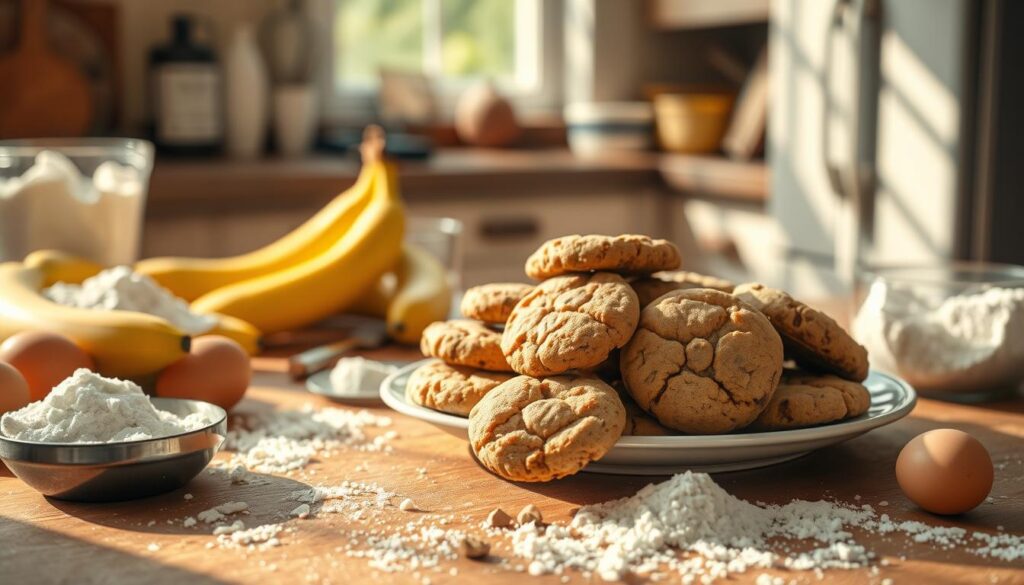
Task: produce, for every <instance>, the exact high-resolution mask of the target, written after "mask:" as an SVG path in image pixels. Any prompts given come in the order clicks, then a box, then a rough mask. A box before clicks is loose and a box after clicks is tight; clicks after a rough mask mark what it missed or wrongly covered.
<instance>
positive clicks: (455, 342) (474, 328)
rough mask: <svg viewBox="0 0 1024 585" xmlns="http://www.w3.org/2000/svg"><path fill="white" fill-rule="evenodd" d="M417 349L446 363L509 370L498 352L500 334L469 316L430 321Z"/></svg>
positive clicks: (501, 370) (492, 369) (499, 348)
mask: <svg viewBox="0 0 1024 585" xmlns="http://www.w3.org/2000/svg"><path fill="white" fill-rule="evenodd" d="M420 351H422V352H423V355H426V356H430V357H436V358H438V359H440V360H441V361H443V362H445V363H446V364H452V365H456V366H468V367H471V368H480V369H483V370H491V371H492V372H511V371H512V368H510V367H509V365H508V362H507V361H505V356H504V355H502V353H501V334H500V333H498V332H497V331H494V330H492V329H488V328H487V326H486V325H484V324H483V323H479V322H477V321H470V320H469V319H453V320H451V321H436V322H434V323H431V324H430V325H428V326H427V328H426V329H424V330H423V336H422V337H421V338H420Z"/></svg>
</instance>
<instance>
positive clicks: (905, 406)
mask: <svg viewBox="0 0 1024 585" xmlns="http://www.w3.org/2000/svg"><path fill="white" fill-rule="evenodd" d="M428 361H429V360H421V361H418V362H414V363H412V364H409V365H408V366H406V367H404V368H402V369H400V370H399V371H397V372H395V373H394V374H392V375H390V376H388V377H387V378H386V379H385V380H384V382H383V383H382V384H381V387H380V397H381V399H382V400H383V401H384V403H385V404H387V405H388V406H389V407H391V408H392V409H394V410H397V411H398V412H400V413H402V414H405V415H408V416H411V417H413V418H418V419H420V420H423V421H426V422H429V423H431V424H433V425H435V426H437V427H438V428H440V429H441V430H443V431H446V432H448V433H451V434H452V435H454V436H456V437H461V438H466V433H467V429H468V428H469V421H468V420H467V419H465V418H462V417H458V416H454V415H450V414H445V413H442V412H437V411H435V410H430V409H429V408H426V407H423V406H419V405H418V404H413V403H411V402H409V401H408V400H406V397H405V385H406V383H407V382H408V381H409V376H410V375H411V374H412V372H413V371H414V370H415V369H416V368H418V367H420V366H422V365H423V364H425V363H427V362H428ZM864 385H865V386H866V387H867V389H868V391H869V392H870V393H871V408H870V409H868V412H867V413H865V414H863V415H861V416H859V417H857V418H853V419H849V420H845V421H842V422H839V423H835V424H831V425H825V426H820V427H811V428H806V429H795V430H791V431H775V432H770V433H763V432H742V431H740V432H737V433H732V434H728V435H676V436H669V437H638V436H623V437H621V438H620V439H619V440H618V442H616V443H615V446H614V447H612V449H611V450H610V451H608V453H606V454H605V456H604V457H602V458H601V459H600V460H598V461H595V462H594V463H591V464H590V465H588V466H587V467H585V468H584V471H589V472H594V473H610V474H616V475H672V474H675V473H680V472H683V471H686V470H691V471H703V472H706V473H718V472H724V471H739V470H741V469H754V468H757V467H765V466H767V465H774V464H776V463H782V462H784V461H789V460H790V459H796V458H797V457H800V456H802V455H806V454H807V453H810V452H811V451H814V450H815V449H820V448H822V447H827V446H829V445H835V444H836V443H841V442H843V441H847V440H850V439H853V438H855V437H857V436H860V435H862V434H864V433H866V432H868V431H870V430H872V429H875V428H878V427H881V426H884V425H887V424H891V423H894V422H896V421H898V420H899V419H901V418H903V417H904V416H906V415H907V414H909V413H910V411H911V410H913V408H914V404H915V403H916V401H917V395H916V394H915V393H914V389H913V388H911V387H910V386H909V385H908V384H907V383H906V382H904V381H902V380H900V379H899V378H896V377H894V376H889V375H886V374H883V373H880V372H876V371H872V372H871V373H870V374H869V375H868V379H867V380H866V381H865V382H864Z"/></svg>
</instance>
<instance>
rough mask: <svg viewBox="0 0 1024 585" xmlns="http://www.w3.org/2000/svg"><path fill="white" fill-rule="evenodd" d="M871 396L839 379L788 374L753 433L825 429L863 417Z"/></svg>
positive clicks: (865, 389)
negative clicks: (837, 423)
mask: <svg viewBox="0 0 1024 585" xmlns="http://www.w3.org/2000/svg"><path fill="white" fill-rule="evenodd" d="M869 406H871V394H870V393H869V392H868V389H867V388H865V387H864V386H863V385H861V384H860V383H858V382H851V381H849V380H844V379H842V378H840V377H838V376H814V375H810V374H803V373H786V374H785V375H783V376H782V382H781V383H779V387H778V388H777V389H776V390H775V394H774V395H773V396H772V399H771V400H769V401H768V406H767V407H766V408H765V409H764V412H762V413H761V415H760V416H759V417H757V420H756V421H754V424H752V425H750V428H751V429H755V428H756V429H758V430H763V431H780V430H785V429H797V428H801V427H809V426H814V425H823V424H827V423H832V422H836V421H840V420H843V419H847V418H853V417H855V416H860V415H862V414H864V413H865V412H867V411H868V407H869Z"/></svg>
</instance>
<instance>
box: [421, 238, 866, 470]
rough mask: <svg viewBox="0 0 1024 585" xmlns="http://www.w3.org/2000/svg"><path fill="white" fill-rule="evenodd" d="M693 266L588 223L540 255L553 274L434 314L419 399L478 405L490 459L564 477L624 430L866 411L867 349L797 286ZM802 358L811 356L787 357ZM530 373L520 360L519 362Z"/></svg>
mask: <svg viewBox="0 0 1024 585" xmlns="http://www.w3.org/2000/svg"><path fill="white" fill-rule="evenodd" d="M679 265H680V254H679V250H678V249H677V248H676V247H675V246H674V245H673V244H671V243H670V242H667V241H665V240H656V239H652V238H649V237H647V236H640V235H621V236H615V237H612V236H600V235H586V236H581V235H574V236H566V237H563V238H557V239H554V240H551V241H548V242H546V243H545V244H543V245H542V246H541V247H540V248H539V249H538V250H537V251H536V252H535V253H534V254H533V255H531V256H530V258H529V259H528V260H527V262H526V274H527V275H528V276H529V277H531V278H533V279H535V280H538V281H540V283H539V284H537V285H536V286H530V285H525V284H513V283H507V284H489V285H484V286H480V287H475V288H473V289H470V290H469V291H467V293H466V296H465V298H464V300H463V303H462V307H461V308H462V312H463V314H464V315H465V316H466V317H469V318H471V319H472V320H469V319H465V320H454V321H448V322H443V323H435V324H433V325H431V326H430V327H429V328H427V330H426V331H425V332H424V334H423V340H422V344H421V348H422V350H423V353H424V354H426V355H429V356H433V357H435V358H438V359H439V360H440V361H435V362H432V363H430V364H428V365H426V366H424V367H422V368H420V369H419V370H417V371H416V372H414V374H413V376H412V377H411V379H410V381H409V385H408V388H407V393H408V396H409V398H410V400H412V401H413V402H416V403H418V404H421V405H423V406H427V407H430V408H434V409H437V410H441V411H444V412H448V413H452V414H458V415H463V416H465V415H467V414H468V416H469V439H470V444H471V447H472V450H473V453H474V454H475V455H476V457H477V459H478V460H479V461H480V463H481V464H482V465H484V466H485V467H487V468H488V469H489V470H491V471H492V472H494V473H496V474H498V475H500V476H502V477H505V478H507V479H510V480H515V481H548V480H551V479H556V478H559V477H564V476H566V475H570V474H573V473H576V472H578V471H579V470H580V469H582V468H583V467H584V466H586V465H587V464H588V463H589V462H591V461H593V460H596V459H599V458H600V457H602V456H603V455H604V454H605V453H606V452H607V451H608V450H609V449H610V448H611V447H612V446H613V445H614V444H615V442H616V441H617V440H618V438H619V437H620V436H621V435H623V434H636V435H641V434H643V435H665V434H681V433H687V434H717V433H728V432H732V431H736V430H739V429H743V428H748V427H749V428H753V429H758V430H762V431H766V430H782V429H790V428H797V427H801V426H809V425H817V424H827V423H829V422H835V421H838V420H842V419H845V418H849V417H853V416H858V415H860V414H862V413H864V412H865V411H866V410H867V408H868V406H869V402H870V398H869V394H868V392H867V390H866V389H865V388H864V387H863V386H861V385H860V382H861V381H862V380H863V379H864V378H865V377H866V376H867V366H868V363H867V352H866V351H865V350H864V348H863V347H861V346H859V345H857V343H856V342H854V341H853V339H852V338H851V337H850V336H849V335H848V334H847V333H846V331H844V330H843V329H842V328H841V327H839V325H838V324H836V322H835V321H833V320H832V319H831V318H829V317H828V316H827V315H824V314H823V313H821V312H819V311H816V310H814V309H811V308H810V307H808V306H806V305H804V304H803V303H800V302H799V301H796V300H794V299H793V298H792V297H790V296H789V295H787V294H786V293H784V292H782V291H778V290H775V289H770V288H768V287H765V286H762V285H759V284H745V285H740V286H735V287H734V286H733V285H732V283H729V282H726V281H724V280H721V279H718V278H713V277H709V276H704V275H700V274H695V273H692V272H681V271H679V272H665V271H673V270H676V269H677V268H678V267H679ZM786 359H789V360H793V362H795V364H796V365H797V366H799V367H800V368H802V370H797V369H795V368H790V369H786V368H784V367H783V364H784V360H786ZM514 374H519V375H518V376H515V377H513V376H514Z"/></svg>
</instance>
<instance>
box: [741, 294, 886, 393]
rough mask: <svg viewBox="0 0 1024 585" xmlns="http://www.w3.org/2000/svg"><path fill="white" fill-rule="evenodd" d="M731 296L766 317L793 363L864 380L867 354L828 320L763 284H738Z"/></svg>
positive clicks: (851, 338)
mask: <svg viewBox="0 0 1024 585" xmlns="http://www.w3.org/2000/svg"><path fill="white" fill-rule="evenodd" d="M734 294H735V295H736V296H737V297H739V298H740V299H742V300H743V301H744V302H746V303H747V304H749V305H750V306H752V307H754V308H755V309H757V310H758V311H761V312H762V313H764V314H765V316H766V317H768V320H769V321H771V323H772V326H773V327H775V330H776V331H778V332H779V335H781V336H782V343H783V344H784V345H785V347H786V355H787V356H788V357H791V358H793V359H794V360H795V361H796V363H797V364H799V365H801V366H804V367H806V368H808V369H811V370H815V371H824V372H829V373H832V374H836V375H837V376H840V377H842V378H846V379H847V380H852V381H854V382H860V381H862V380H864V378H867V377H868V351H867V350H866V349H864V346H862V345H860V344H859V343H857V342H856V341H854V339H853V337H851V336H850V334H849V333H847V332H846V330H845V329H843V328H842V327H840V326H839V324H838V323H836V322H835V321H834V320H833V319H832V317H829V316H828V315H826V314H825V313H822V312H821V311H818V310H816V309H812V308H811V307H808V306H807V305H805V304H804V303H801V302H800V301H798V300H795V299H794V298H793V297H791V296H789V295H788V294H787V293H785V292H783V291H781V290H778V289H774V288H769V287H767V286H765V285H763V284H757V283H747V284H741V285H739V286H737V287H736V290H735V292H734Z"/></svg>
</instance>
